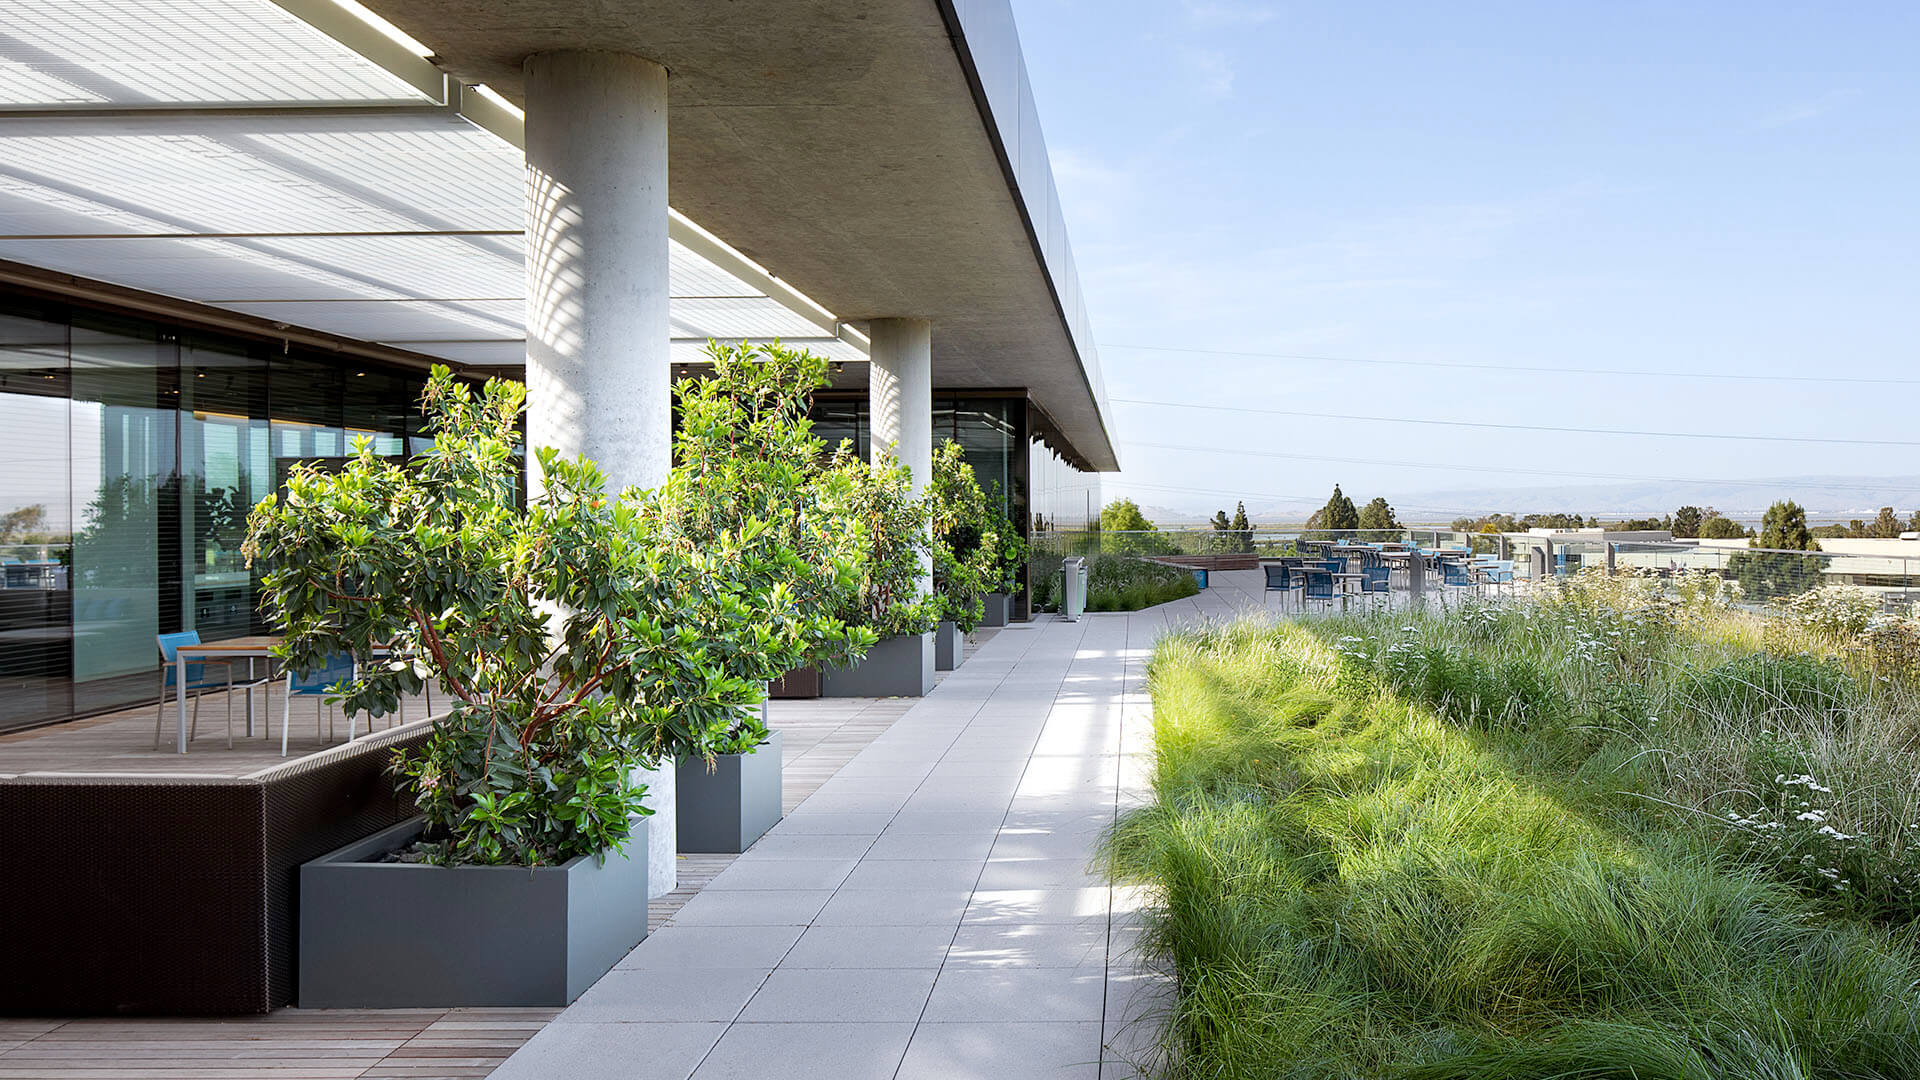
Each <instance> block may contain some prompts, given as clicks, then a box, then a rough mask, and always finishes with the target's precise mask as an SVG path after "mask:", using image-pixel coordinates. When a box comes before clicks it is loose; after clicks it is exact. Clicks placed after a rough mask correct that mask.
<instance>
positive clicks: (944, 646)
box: [933, 622, 966, 671]
mask: <svg viewBox="0 0 1920 1080" xmlns="http://www.w3.org/2000/svg"><path fill="white" fill-rule="evenodd" d="M965 637H966V635H964V634H962V633H961V632H960V628H959V627H958V626H955V625H954V624H952V623H950V622H943V623H941V624H940V625H939V626H936V627H934V628H933V670H935V671H952V670H953V669H954V668H957V667H959V666H960V657H961V656H962V655H963V649H964V647H965V644H966V642H965V640H964V639H965Z"/></svg>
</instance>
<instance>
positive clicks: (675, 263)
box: [667, 240, 761, 297]
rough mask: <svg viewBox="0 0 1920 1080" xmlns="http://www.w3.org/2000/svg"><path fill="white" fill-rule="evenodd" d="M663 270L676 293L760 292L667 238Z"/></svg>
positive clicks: (698, 294)
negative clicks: (664, 269)
mask: <svg viewBox="0 0 1920 1080" xmlns="http://www.w3.org/2000/svg"><path fill="white" fill-rule="evenodd" d="M667 274H668V277H669V278H670V279H671V281H672V295H673V296H676V297H689V296H759V295H761V293H760V290H758V289H755V288H753V287H752V286H750V285H748V284H747V283H745V282H743V281H741V280H740V279H739V278H737V277H734V276H733V275H732V274H729V273H727V272H726V271H725V270H722V269H720V268H719V267H717V266H715V265H713V264H712V263H710V262H708V261H707V260H705V259H703V258H701V257H700V256H698V255H695V254H694V253H693V252H691V251H688V250H687V249H686V248H684V247H682V246H680V245H679V244H678V243H675V242H674V241H671V240H669V241H667Z"/></svg>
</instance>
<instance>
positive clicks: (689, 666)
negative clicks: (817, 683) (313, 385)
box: [246, 367, 807, 865]
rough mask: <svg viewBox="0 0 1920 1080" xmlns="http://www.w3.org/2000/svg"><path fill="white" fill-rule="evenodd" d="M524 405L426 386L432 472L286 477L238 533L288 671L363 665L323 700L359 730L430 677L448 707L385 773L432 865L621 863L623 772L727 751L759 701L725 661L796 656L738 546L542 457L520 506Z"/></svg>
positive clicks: (632, 791) (734, 536)
mask: <svg viewBox="0 0 1920 1080" xmlns="http://www.w3.org/2000/svg"><path fill="white" fill-rule="evenodd" d="M525 402H526V389H525V387H523V386H521V385H520V384H518V383H512V382H505V381H500V380H494V381H490V382H488V383H487V385H486V387H485V388H484V389H483V390H482V391H481V392H480V394H479V396H478V397H477V398H476V397H475V395H474V394H473V391H472V390H471V388H470V387H468V386H467V385H466V384H464V383H459V382H456V381H455V380H454V379H453V377H452V375H451V374H450V373H449V372H448V371H447V369H446V368H444V367H436V368H435V369H434V371H433V375H432V378H431V379H430V380H429V382H428V384H427V388H426V392H425V394H424V396H423V404H424V407H425V411H426V413H427V416H428V428H429V430H430V431H432V432H433V434H434V448H433V452H432V453H430V454H425V455H421V456H419V457H416V458H413V459H411V460H409V461H406V462H404V463H403V462H397V461H390V460H386V459H382V458H379V457H377V456H375V454H374V453H373V449H372V444H371V442H370V441H369V440H366V439H360V440H356V444H355V448H354V449H355V457H354V458H353V459H352V460H351V461H349V462H348V463H347V464H346V467H345V468H344V469H342V470H340V471H339V472H338V473H336V474H331V475H328V474H323V473H321V472H319V471H318V470H316V469H314V468H312V467H310V466H300V467H296V468H295V470H294V471H293V473H292V475H291V476H289V478H288V480H287V490H286V495H285V497H284V498H280V497H270V498H268V499H266V500H264V501H263V502H261V503H260V505H259V506H257V507H256V508H255V509H254V511H253V513H252V515H251V517H250V520H249V536H248V540H247V547H246V551H247V555H248V557H249V559H250V560H263V561H264V562H265V563H266V564H267V566H268V571H267V573H266V575H265V577H264V579H263V583H264V591H265V605H266V607H267V612H268V616H269V618H270V619H271V621H272V622H273V623H274V624H275V625H276V626H278V627H280V628H281V629H282V631H283V632H284V633H285V635H286V643H285V645H284V647H283V650H282V652H283V656H284V658H285V659H286V660H287V661H288V663H289V664H291V665H292V666H293V667H294V668H295V669H297V670H313V669H315V668H317V667H320V666H322V665H323V663H324V662H325V660H326V658H328V657H330V656H335V655H340V654H350V655H352V656H354V657H355V658H357V659H358V660H359V661H360V664H359V673H358V675H357V677H356V678H354V679H352V680H350V681H345V682H343V683H342V684H340V685H338V686H336V687H335V688H334V689H335V693H336V694H337V695H338V699H339V701H340V702H341V704H342V706H343V707H345V708H347V709H351V710H354V711H356V712H362V711H364V712H369V713H372V714H374V715H381V714H384V713H389V712H392V711H394V710H395V709H396V708H397V707H398V703H399V696H400V695H401V694H402V693H414V692H417V691H418V690H419V689H420V687H421V683H422V680H423V679H424V678H426V677H428V676H429V675H431V676H432V677H434V678H437V679H438V680H439V682H440V684H441V686H442V688H443V689H444V690H445V691H446V692H447V693H448V694H449V695H451V696H452V698H453V700H454V704H453V708H452V709H451V710H450V711H449V712H448V714H447V715H446V716H444V717H442V718H440V719H439V720H437V721H436V722H435V723H434V727H433V731H432V734H431V735H430V736H429V738H428V740H427V743H426V745H425V746H424V747H423V748H422V749H421V750H419V751H417V752H413V753H403V754H401V755H400V756H399V758H398V761H397V766H398V770H399V772H400V774H401V775H402V777H403V778H404V779H403V783H405V784H408V785H409V786H411V788H412V789H413V791H414V792H415V793H416V794H417V797H418V799H419V804H420V808H421V810H422V812H423V813H424V814H425V815H426V818H427V824H428V832H427V836H426V839H427V840H428V841H429V846H428V854H429V857H430V858H433V859H434V860H435V861H441V862H450V863H489V864H519V865H548V864H554V863H559V862H564V861H565V860H567V859H569V858H573V857H575V856H579V855H602V854H603V853H604V852H606V851H608V850H609V849H617V848H618V847H619V846H620V845H621V844H622V843H624V842H625V840H626V839H627V837H628V836H629V835H630V830H631V828H632V822H633V819H634V818H635V817H636V816H637V815H641V814H645V813H648V812H649V811H648V809H647V808H646V807H645V806H644V804H643V802H642V799H643V797H644V795H645V788H644V786H642V785H637V784H635V783H633V781H632V779H631V774H632V771H633V769H634V768H635V767H636V766H638V765H652V764H655V763H657V762H659V761H661V760H662V759H674V758H678V757H682V756H686V755H689V754H695V753H702V752H704V751H705V749H706V748H707V747H708V746H709V745H711V744H712V743H713V741H714V740H716V739H718V738H721V737H724V736H725V734H726V733H727V731H728V730H729V729H730V728H732V726H733V725H734V723H735V721H736V720H737V718H738V717H739V715H740V713H741V712H742V710H743V709H745V708H746V707H748V706H750V705H752V704H754V703H757V702H758V701H759V700H760V695H761V692H762V687H761V684H760V681H759V680H758V679H756V678H753V677H743V676H742V675H741V674H740V672H741V670H742V664H741V662H740V657H742V656H744V655H748V654H769V653H773V652H775V651H777V650H779V649H782V648H787V647H789V644H788V643H790V642H792V641H793V640H794V639H796V638H804V637H806V636H807V631H806V630H805V629H804V627H803V625H802V624H803V622H804V616H803V615H802V614H801V613H800V612H799V611H797V610H794V608H793V607H792V606H787V607H784V608H781V607H772V606H769V605H767V604H766V603H764V601H763V599H762V598H761V597H760V596H758V595H757V593H756V589H757V586H758V584H759V583H764V582H765V581H767V580H768V579H769V578H771V577H774V576H777V575H778V574H780V573H782V572H783V567H782V566H781V565H780V564H779V563H778V562H777V561H776V560H771V559H769V557H768V555H767V553H766V552H765V550H764V549H763V548H762V546H760V545H759V544H757V543H756V542H755V540H756V530H755V528H753V527H740V528H734V527H729V526H726V525H721V526H719V527H718V529H717V531H716V532H714V533H713V534H711V535H705V536H699V537H695V536H690V535H688V534H687V533H686V532H685V531H684V530H682V529H680V528H678V527H676V524H675V512H674V510H673V508H671V507H669V506H668V505H667V503H666V501H665V500H664V499H663V498H662V496H661V494H660V493H659V492H646V491H639V490H633V489H629V490H627V491H624V492H621V493H619V494H617V495H609V494H608V493H607V492H606V490H605V489H606V477H605V475H604V474H603V473H602V472H601V471H600V469H599V468H598V467H597V466H595V465H594V464H593V463H592V462H590V461H587V460H585V459H563V458H561V457H560V456H559V455H558V454H557V453H555V452H554V451H552V450H549V449H541V450H538V451H537V456H538V460H539V463H540V468H541V471H542V476H543V477H544V479H545V483H544V486H543V488H542V490H541V491H540V492H539V493H538V494H536V495H534V496H533V497H532V498H531V499H529V501H528V503H527V505H526V506H525V507H524V508H523V507H521V506H520V505H519V502H518V498H517V495H516V490H517V481H518V476H517V470H516V469H515V467H514V454H515V446H516V443H517V441H518V432H517V425H518V421H519V418H520V414H521V411H522V409H523V408H524V406H525ZM383 645H384V646H385V648H384V649H382V648H379V647H380V646H383ZM376 653H378V654H380V655H379V656H376Z"/></svg>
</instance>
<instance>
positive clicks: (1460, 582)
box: [1440, 559, 1475, 588]
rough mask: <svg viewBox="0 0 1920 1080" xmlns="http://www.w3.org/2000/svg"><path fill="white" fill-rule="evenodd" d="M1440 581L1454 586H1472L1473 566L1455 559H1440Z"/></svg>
mask: <svg viewBox="0 0 1920 1080" xmlns="http://www.w3.org/2000/svg"><path fill="white" fill-rule="evenodd" d="M1440 582H1441V584H1443V585H1451V586H1453V587H1455V588H1472V587H1473V586H1474V584H1475V582H1474V580H1473V568H1472V567H1470V566H1467V565H1466V564H1464V563H1462V562H1460V561H1459V560H1457V559H1442V560H1441V561H1440Z"/></svg>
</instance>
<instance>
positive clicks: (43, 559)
mask: <svg viewBox="0 0 1920 1080" xmlns="http://www.w3.org/2000/svg"><path fill="white" fill-rule="evenodd" d="M67 408H68V407H67V326H66V323H65V322H64V321H62V322H54V321H52V320H49V319H44V318H39V317H36V315H35V314H34V313H28V312H24V311H23V312H17V313H16V312H9V311H6V310H0V431H4V432H5V433H6V438H5V439H3V440H0V731H7V730H10V729H12V728H17V727H23V726H26V725H29V724H34V723H38V722H41V721H45V720H49V719H53V718H56V717H59V716H63V715H65V714H67V713H69V712H71V711H72V704H73V702H72V693H71V688H72V682H71V678H70V675H71V672H72V670H73V663H72V654H71V651H70V649H71V639H70V634H69V625H70V623H71V612H72V595H71V594H70V593H69V592H68V591H67V584H68V573H69V564H70V562H71V560H72V551H71V547H70V542H71V540H72V533H73V514H72V511H71V494H70V493H69V492H68V490H67Z"/></svg>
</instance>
